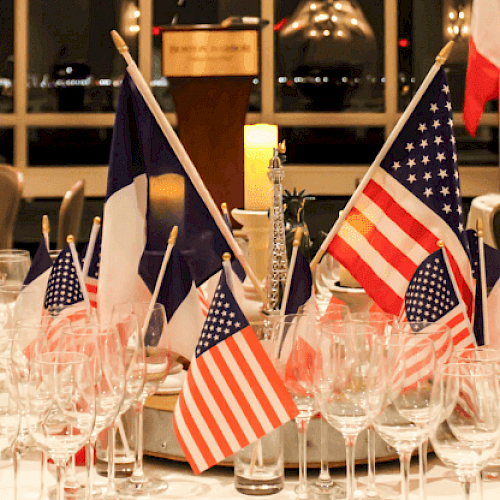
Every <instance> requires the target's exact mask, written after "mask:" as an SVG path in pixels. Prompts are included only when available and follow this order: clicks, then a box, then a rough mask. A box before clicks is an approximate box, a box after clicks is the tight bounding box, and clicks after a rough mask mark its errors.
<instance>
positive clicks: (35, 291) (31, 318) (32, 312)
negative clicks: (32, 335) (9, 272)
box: [0, 284, 44, 331]
mask: <svg viewBox="0 0 500 500" xmlns="http://www.w3.org/2000/svg"><path fill="white" fill-rule="evenodd" d="M43 293H44V292H43V290H42V289H41V288H39V287H36V286H33V285H32V286H29V287H26V286H24V285H22V284H14V285H13V284H11V285H3V286H0V331H1V330H3V329H6V328H14V327H15V326H16V325H17V324H19V323H22V324H24V325H26V326H40V323H41V318H42V307H43Z"/></svg>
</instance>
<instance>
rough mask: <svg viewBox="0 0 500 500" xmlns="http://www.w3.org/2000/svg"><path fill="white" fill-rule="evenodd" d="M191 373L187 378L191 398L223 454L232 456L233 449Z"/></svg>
mask: <svg viewBox="0 0 500 500" xmlns="http://www.w3.org/2000/svg"><path fill="white" fill-rule="evenodd" d="M190 373H191V372H189V374H188V376H187V377H186V383H187V385H188V387H189V391H190V392H191V397H192V398H193V401H194V404H195V405H196V406H197V408H198V410H199V412H200V413H201V415H202V416H203V419H204V420H205V422H206V424H207V426H208V427H209V429H210V432H211V433H212V435H213V437H214V439H215V441H216V442H217V444H218V445H219V448H220V449H221V451H222V453H224V455H225V456H228V455H231V453H232V450H231V447H230V446H229V443H228V442H227V440H226V438H225V437H224V434H223V433H222V432H221V430H220V427H219V425H218V424H217V422H216V421H215V419H214V417H213V415H212V413H211V411H210V409H209V407H208V405H207V404H206V402H205V399H204V398H203V395H202V394H201V392H200V390H199V388H198V385H197V384H196V383H195V382H194V380H193V377H192V376H190Z"/></svg>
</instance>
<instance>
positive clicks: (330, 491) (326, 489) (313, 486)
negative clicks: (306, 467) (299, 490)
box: [307, 479, 346, 500]
mask: <svg viewBox="0 0 500 500" xmlns="http://www.w3.org/2000/svg"><path fill="white" fill-rule="evenodd" d="M307 493H308V498H309V499H310V500H341V499H343V498H345V497H346V491H345V488H344V486H342V485H340V484H338V483H335V482H333V481H328V482H327V481H320V480H319V479H318V480H316V481H315V482H314V483H310V484H309V485H308V486H307Z"/></svg>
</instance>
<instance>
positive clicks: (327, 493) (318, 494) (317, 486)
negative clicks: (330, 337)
mask: <svg viewBox="0 0 500 500" xmlns="http://www.w3.org/2000/svg"><path fill="white" fill-rule="evenodd" d="M315 312H316V328H318V329H320V328H321V326H322V325H324V324H326V323H327V322H329V321H339V320H346V319H349V318H350V316H351V311H350V310H349V307H347V306H346V305H344V304H337V303H332V302H331V301H330V300H329V299H325V300H318V299H316V311H315ZM308 492H309V496H310V497H315V498H317V499H318V500H320V499H324V500H328V499H331V498H334V497H337V496H339V495H341V494H342V491H341V487H340V486H339V485H338V484H336V483H335V482H334V481H333V479H332V476H331V475H330V468H329V466H328V423H327V422H326V421H325V419H324V418H323V417H322V416H321V412H320V472H319V475H318V478H317V479H316V481H314V482H313V483H311V484H310V485H309V486H308Z"/></svg>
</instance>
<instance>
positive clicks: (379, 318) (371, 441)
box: [351, 311, 398, 500]
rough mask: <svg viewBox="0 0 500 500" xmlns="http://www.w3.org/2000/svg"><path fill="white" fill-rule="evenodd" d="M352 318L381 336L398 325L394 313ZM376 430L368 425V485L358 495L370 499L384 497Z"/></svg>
mask: <svg viewBox="0 0 500 500" xmlns="http://www.w3.org/2000/svg"><path fill="white" fill-rule="evenodd" d="M351 319H352V320H353V321H357V322H360V323H363V324H365V325H368V326H372V327H373V328H375V330H376V332H377V334H378V335H379V336H380V337H383V338H388V337H389V336H390V335H392V334H393V333H394V331H395V329H396V327H397V323H398V321H397V318H396V316H394V315H393V314H388V313H384V312H379V311H365V312H356V313H352V314H351ZM376 434H377V433H376V432H375V429H374V428H373V426H372V425H371V424H370V425H369V426H368V432H367V448H368V450H367V451H368V453H367V466H368V485H367V488H366V490H365V491H362V492H359V495H358V494H357V495H356V497H357V498H359V497H360V496H364V497H367V498H368V499H370V500H380V498H382V496H383V495H382V496H381V494H380V491H379V489H380V488H377V486H376V483H375V458H376V457H375V441H376Z"/></svg>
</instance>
